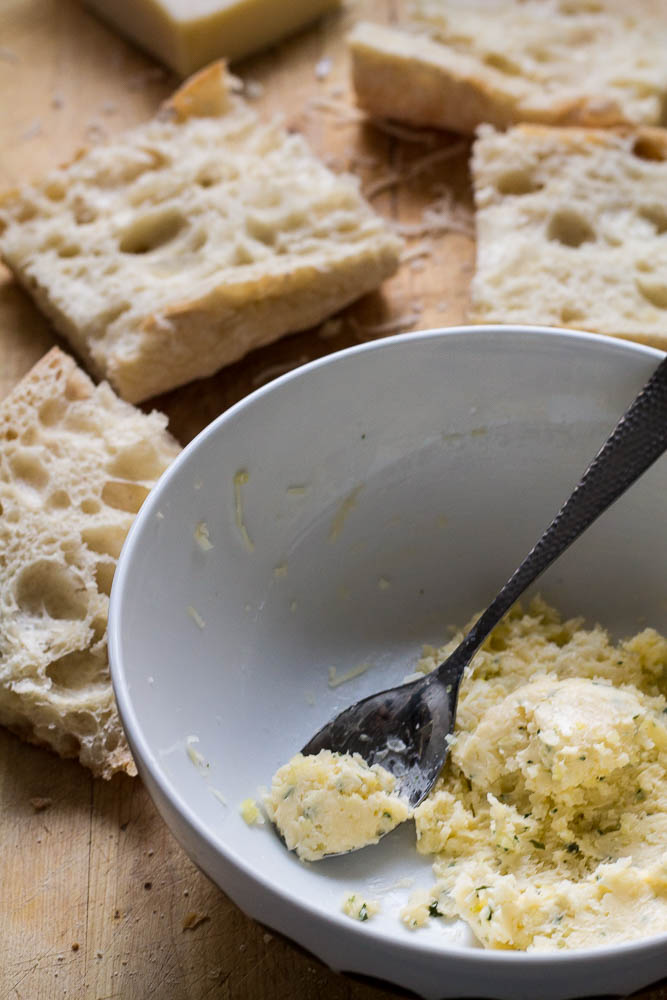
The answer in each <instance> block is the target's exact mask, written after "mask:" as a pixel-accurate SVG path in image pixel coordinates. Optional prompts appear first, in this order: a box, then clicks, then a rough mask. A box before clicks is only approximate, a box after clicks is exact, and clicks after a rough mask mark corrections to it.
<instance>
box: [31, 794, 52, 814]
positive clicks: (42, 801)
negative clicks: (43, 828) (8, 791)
mask: <svg viewBox="0 0 667 1000" xmlns="http://www.w3.org/2000/svg"><path fill="white" fill-rule="evenodd" d="M28 801H29V802H30V805H31V806H32V808H33V809H34V810H35V812H42V811H43V810H44V809H48V808H49V806H52V805H53V799H52V798H49V796H48V795H34V796H33V797H32V798H31V799H28Z"/></svg>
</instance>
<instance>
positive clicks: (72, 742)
mask: <svg viewBox="0 0 667 1000" xmlns="http://www.w3.org/2000/svg"><path fill="white" fill-rule="evenodd" d="M66 723H67V719H65V724H66ZM58 753H59V754H60V756H61V757H78V756H79V754H80V753H81V740H79V739H77V737H76V736H74V735H73V734H72V733H63V734H62V736H61V737H60V741H59V744H58Z"/></svg>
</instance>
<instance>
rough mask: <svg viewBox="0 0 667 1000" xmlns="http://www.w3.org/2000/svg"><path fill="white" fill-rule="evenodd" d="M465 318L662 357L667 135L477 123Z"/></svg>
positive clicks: (666, 330)
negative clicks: (599, 336)
mask: <svg viewBox="0 0 667 1000" xmlns="http://www.w3.org/2000/svg"><path fill="white" fill-rule="evenodd" d="M472 170H473V182H474V191H475V205H476V210H477V211H476V227H477V266H476V273H475V275H474V277H473V282H472V308H471V313H470V317H469V318H470V319H471V320H472V321H474V322H478V323H486V322H494V323H538V324H545V325H548V326H561V327H562V326H565V327H573V328H576V329H581V330H590V331H592V332H594V333H605V334H609V335H611V336H619V337H626V338H628V339H630V340H636V341H638V342H639V343H644V344H652V345H654V346H655V347H659V348H662V349H663V350H665V349H667V204H666V202H665V193H666V192H667V131H666V130H664V129H657V128H654V129H652V128H644V129H638V130H602V129H596V130H592V129H579V128H549V127H548V126H545V127H543V126H539V125H519V126H516V127H515V128H512V129H509V130H508V131H507V132H496V131H495V130H494V129H493V128H492V127H491V126H488V125H486V126H482V127H481V128H480V129H479V133H478V138H477V139H476V141H475V143H474V146H473V158H472Z"/></svg>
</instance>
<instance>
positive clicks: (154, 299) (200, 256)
mask: <svg viewBox="0 0 667 1000" xmlns="http://www.w3.org/2000/svg"><path fill="white" fill-rule="evenodd" d="M234 86H235V81H234V79H233V78H232V77H231V76H229V75H228V74H227V72H226V70H225V67H224V64H223V63H215V64H213V65H212V66H210V67H208V68H207V69H205V70H202V71H201V72H200V73H199V74H197V75H196V76H195V77H193V78H191V79H190V80H189V81H187V82H186V83H185V84H184V86H183V87H182V88H181V89H180V90H179V91H177V92H176V94H175V95H174V96H173V97H172V98H171V100H170V101H168V102H167V104H166V105H165V106H164V107H163V108H162V110H161V111H160V113H159V114H158V115H157V116H156V118H154V119H153V120H151V121H150V122H148V123H147V124H145V125H142V126H140V127H138V128H135V129H134V130H132V131H129V132H126V133H125V134H124V135H121V136H119V137H118V138H117V139H115V140H114V141H112V142H110V143H109V144H108V145H105V146H99V147H96V148H93V149H91V150H90V151H88V152H85V153H83V154H81V155H80V156H78V157H77V158H75V160H74V161H73V162H72V163H71V164H70V165H69V166H66V167H63V168H62V169H59V170H54V171H53V172H51V173H50V174H49V175H48V176H46V177H45V178H44V179H43V180H42V181H41V183H37V184H35V185H33V186H27V187H24V188H22V189H20V190H18V191H14V192H10V193H8V194H7V195H6V196H5V197H4V199H3V200H2V201H1V202H0V230H1V229H2V228H3V227H4V232H1V233H0V254H1V255H2V257H3V258H4V260H5V261H6V263H7V264H8V266H9V267H10V268H11V269H12V271H13V272H14V274H15V275H16V277H17V278H18V280H19V281H20V282H21V283H22V284H23V285H24V286H25V288H26V289H27V290H28V291H29V293H30V294H31V295H32V296H33V297H34V298H35V300H36V301H37V303H38V305H39V306H40V307H41V308H42V309H43V310H44V312H45V313H47V315H48V316H50V317H51V319H52V321H53V323H54V324H55V326H56V327H57V329H58V330H59V331H60V332H61V333H62V334H63V335H64V336H65V337H66V338H67V339H68V340H69V341H70V343H71V344H72V346H73V348H74V349H75V351H76V352H77V354H78V355H79V356H80V357H81V358H82V359H83V360H84V362H85V364H86V365H87V367H88V368H89V370H90V371H91V372H92V374H93V375H95V376H96V377H98V378H106V379H107V380H108V381H109V382H110V383H111V384H112V385H113V386H114V388H115V389H116V390H117V392H118V393H119V394H120V395H121V396H123V397H124V398H125V399H126V400H129V401H131V402H138V401H140V400H144V399H146V398H148V397H150V396H154V395H155V394H157V393H160V392H164V391H166V390H168V389H172V388H174V387H175V386H178V385H182V384H184V383H186V382H189V381H191V380H192V379H195V378H200V377H203V376H206V375H211V374H212V373H213V372H215V371H217V370H218V369H219V368H221V367H222V366H223V365H226V364H229V363H230V362H233V361H236V360H238V359H239V358H241V357H242V356H243V355H244V354H246V353H247V352H248V351H250V350H251V349H253V348H255V347H259V346H260V345H263V344H267V343H269V342H271V341H273V340H276V339H277V338H278V337H280V336H282V335H283V334H285V333H288V332H293V331H296V330H301V329H306V328H307V327H310V326H313V325H315V324H317V323H319V322H320V321H321V320H323V319H324V318H325V317H327V316H329V315H331V314H332V313H334V312H336V311H337V310H339V309H341V308H342V307H343V306H345V305H347V304H348V303H350V302H351V301H353V300H354V299H356V298H358V297H359V296H361V295H362V294H364V293H366V292H369V291H371V290H372V289H374V288H376V287H377V286H378V285H379V284H380V283H381V282H382V280H383V279H384V278H386V277H387V276H388V275H390V274H392V273H393V272H394V271H395V270H396V268H397V267H398V262H399V254H400V250H401V246H402V243H401V240H400V239H399V238H398V237H397V236H396V235H395V234H394V233H393V232H392V231H391V229H390V228H389V226H388V225H387V224H386V223H385V222H384V221H383V220H382V219H381V217H380V216H379V215H377V214H376V213H375V212H374V211H373V210H372V209H371V208H370V206H369V205H368V204H367V203H366V202H365V201H364V200H363V198H362V197H361V195H360V192H359V185H358V182H357V180H356V178H353V177H351V176H349V175H344V176H337V175H335V174H334V173H332V172H331V171H330V170H328V169H327V168H326V167H325V166H324V165H323V164H322V163H321V162H320V161H319V160H318V159H317V158H316V157H315V156H314V155H313V153H312V152H311V151H310V149H309V147H308V145H307V144H306V142H305V140H304V139H303V137H302V136H300V135H291V134H289V133H288V132H287V131H286V130H285V129H284V128H283V126H282V125H281V124H280V122H279V121H277V120H273V121H270V122H263V121H261V120H260V119H259V117H258V115H257V114H256V112H255V111H254V110H253V109H251V108H250V107H249V106H248V105H247V104H246V102H245V101H244V100H243V99H242V98H241V97H240V96H238V95H237V94H236V93H235V92H234Z"/></svg>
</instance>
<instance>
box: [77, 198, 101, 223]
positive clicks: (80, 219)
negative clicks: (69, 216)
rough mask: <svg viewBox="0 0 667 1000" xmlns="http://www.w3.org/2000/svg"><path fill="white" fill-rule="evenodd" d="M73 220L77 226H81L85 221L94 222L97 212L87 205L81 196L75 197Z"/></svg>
mask: <svg viewBox="0 0 667 1000" xmlns="http://www.w3.org/2000/svg"><path fill="white" fill-rule="evenodd" d="M73 212H74V221H75V222H76V224H77V226H83V225H85V224H86V223H87V222H94V221H95V219H96V218H97V212H96V211H95V209H94V208H93V207H92V205H89V204H88V203H87V202H86V201H84V200H83V198H75V199H74V205H73Z"/></svg>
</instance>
